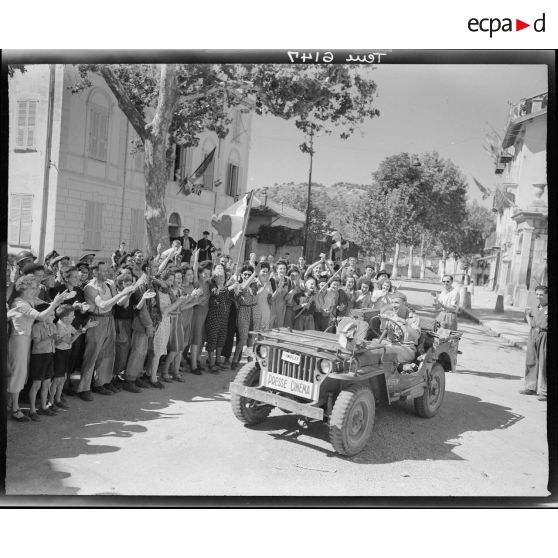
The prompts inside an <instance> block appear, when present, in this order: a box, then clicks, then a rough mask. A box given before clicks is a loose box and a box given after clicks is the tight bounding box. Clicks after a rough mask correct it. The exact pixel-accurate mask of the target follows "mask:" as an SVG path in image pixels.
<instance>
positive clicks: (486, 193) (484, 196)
mask: <svg viewBox="0 0 558 558" xmlns="http://www.w3.org/2000/svg"><path fill="white" fill-rule="evenodd" d="M473 180H474V181H475V184H476V185H477V188H478V189H479V190H480V191H481V193H482V199H483V200H485V199H487V198H489V197H490V196H491V195H492V192H491V191H490V190H489V189H488V188H487V187H486V186H484V185H483V184H481V183H480V182H479V181H478V180H477V179H476V178H475V177H474V176H473Z"/></svg>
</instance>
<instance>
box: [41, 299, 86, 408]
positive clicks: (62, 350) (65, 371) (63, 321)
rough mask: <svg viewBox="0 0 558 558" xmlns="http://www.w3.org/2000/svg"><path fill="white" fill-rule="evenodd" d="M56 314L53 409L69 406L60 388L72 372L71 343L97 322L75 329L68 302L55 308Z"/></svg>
mask: <svg viewBox="0 0 558 558" xmlns="http://www.w3.org/2000/svg"><path fill="white" fill-rule="evenodd" d="M56 315H57V317H58V321H57V323H56V334H55V338H54V348H55V353H54V375H53V379H52V383H51V387H50V401H51V408H52V409H53V410H54V411H56V410H58V409H69V408H70V406H69V405H68V404H67V403H65V402H64V401H63V400H62V390H63V388H64V383H65V381H66V377H68V376H69V374H71V373H72V370H71V362H72V359H71V353H72V344H73V343H74V341H75V340H76V339H77V338H78V337H79V336H80V335H82V334H83V333H85V332H86V331H87V330H88V329H89V328H92V327H95V326H96V325H97V322H94V321H92V320H90V321H89V322H87V323H86V324H85V325H84V326H82V327H80V328H79V329H77V330H76V329H75V328H74V326H73V325H72V322H73V321H74V318H75V312H74V309H73V307H72V306H70V305H69V304H64V305H63V306H60V307H59V308H57V309H56Z"/></svg>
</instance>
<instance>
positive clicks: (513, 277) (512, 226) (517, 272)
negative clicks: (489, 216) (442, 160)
mask: <svg viewBox="0 0 558 558" xmlns="http://www.w3.org/2000/svg"><path fill="white" fill-rule="evenodd" d="M547 102H548V94H547V93H543V94H540V95H536V96H534V97H530V98H527V99H522V100H521V101H520V102H519V103H518V104H517V105H515V106H512V107H511V109H510V113H509V118H508V122H507V126H506V131H505V134H504V138H503V140H502V143H501V151H500V153H499V156H498V159H497V161H496V169H495V172H496V174H497V175H498V183H497V187H496V192H495V194H494V199H493V211H494V212H495V214H496V232H495V233H494V234H493V235H491V237H490V238H489V239H488V242H487V244H486V251H487V252H489V256H488V258H489V261H490V285H491V286H492V288H493V289H494V290H496V291H498V292H499V293H501V294H503V295H504V299H505V301H506V302H507V303H508V304H512V305H515V306H520V307H521V306H526V305H531V304H532V303H533V300H534V298H533V290H534V288H535V287H536V286H537V285H539V284H547V280H548V271H547V241H548V192H547V179H546V176H547V175H546V136H547Z"/></svg>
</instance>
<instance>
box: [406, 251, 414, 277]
mask: <svg viewBox="0 0 558 558" xmlns="http://www.w3.org/2000/svg"><path fill="white" fill-rule="evenodd" d="M413 248H414V246H413V245H412V244H411V246H409V267H407V279H412V278H413Z"/></svg>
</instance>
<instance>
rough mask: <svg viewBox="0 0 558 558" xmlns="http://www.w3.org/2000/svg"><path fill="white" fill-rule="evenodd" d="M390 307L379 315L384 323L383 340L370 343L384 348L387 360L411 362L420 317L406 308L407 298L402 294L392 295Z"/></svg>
mask: <svg viewBox="0 0 558 558" xmlns="http://www.w3.org/2000/svg"><path fill="white" fill-rule="evenodd" d="M391 306H392V308H393V309H392V310H386V311H385V312H382V313H381V314H380V317H382V318H385V322H386V325H385V333H386V336H385V339H382V338H383V337H384V336H382V338H380V339H382V340H381V341H377V340H374V341H372V343H378V344H379V345H382V346H385V347H386V353H385V354H386V355H388V358H389V356H391V357H392V358H393V360H397V361H398V362H411V361H412V360H414V358H415V354H416V350H417V343H418V341H419V338H420V317H419V316H418V314H416V313H415V312H414V311H413V310H411V309H410V308H408V306H407V297H406V296H405V294H403V293H402V292H396V293H394V294H393V295H392V298H391ZM390 322H392V325H390ZM393 323H394V324H393ZM395 324H396V325H395Z"/></svg>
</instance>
